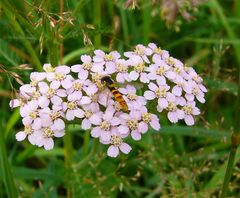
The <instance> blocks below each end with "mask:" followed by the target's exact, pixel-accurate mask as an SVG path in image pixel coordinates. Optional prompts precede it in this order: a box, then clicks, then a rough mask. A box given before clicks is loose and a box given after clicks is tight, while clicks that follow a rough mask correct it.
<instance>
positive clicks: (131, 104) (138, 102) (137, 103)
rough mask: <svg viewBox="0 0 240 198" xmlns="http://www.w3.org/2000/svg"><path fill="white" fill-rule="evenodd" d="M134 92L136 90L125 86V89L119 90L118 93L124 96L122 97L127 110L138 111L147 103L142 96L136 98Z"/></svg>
mask: <svg viewBox="0 0 240 198" xmlns="http://www.w3.org/2000/svg"><path fill="white" fill-rule="evenodd" d="M136 91H137V90H136V88H135V87H134V86H131V85H127V86H126V88H119V92H121V93H122V94H123V95H124V96H123V97H124V99H125V101H126V103H127V105H128V108H129V110H139V109H140V108H141V107H142V106H144V105H146V103H147V101H146V99H145V98H144V97H143V96H138V95H137V94H136Z"/></svg>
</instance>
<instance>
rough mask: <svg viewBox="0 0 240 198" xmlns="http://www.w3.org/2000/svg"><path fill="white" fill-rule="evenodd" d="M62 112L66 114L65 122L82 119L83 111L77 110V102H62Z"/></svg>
mask: <svg viewBox="0 0 240 198" xmlns="http://www.w3.org/2000/svg"><path fill="white" fill-rule="evenodd" d="M63 110H64V112H65V113H66V119H67V120H69V121H70V120H74V118H75V117H77V118H83V117H84V111H83V110H82V109H80V108H79V102H78V101H76V100H75V101H69V102H63Z"/></svg>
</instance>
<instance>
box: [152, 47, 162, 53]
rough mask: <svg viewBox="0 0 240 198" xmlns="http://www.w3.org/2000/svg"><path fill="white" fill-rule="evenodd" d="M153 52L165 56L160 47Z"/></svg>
mask: <svg viewBox="0 0 240 198" xmlns="http://www.w3.org/2000/svg"><path fill="white" fill-rule="evenodd" d="M153 51H154V53H156V54H159V55H162V54H163V51H162V49H161V48H160V47H158V48H157V49H154V50H153Z"/></svg>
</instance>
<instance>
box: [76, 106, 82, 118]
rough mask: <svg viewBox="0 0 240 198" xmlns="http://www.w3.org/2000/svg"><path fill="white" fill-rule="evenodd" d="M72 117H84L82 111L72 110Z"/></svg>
mask: <svg viewBox="0 0 240 198" xmlns="http://www.w3.org/2000/svg"><path fill="white" fill-rule="evenodd" d="M74 115H75V117H77V118H83V117H84V111H83V110H82V109H79V108H78V109H75V110H74Z"/></svg>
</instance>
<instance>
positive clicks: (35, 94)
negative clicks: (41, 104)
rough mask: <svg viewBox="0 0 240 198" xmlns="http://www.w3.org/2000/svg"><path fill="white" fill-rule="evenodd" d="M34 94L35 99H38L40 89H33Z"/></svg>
mask: <svg viewBox="0 0 240 198" xmlns="http://www.w3.org/2000/svg"><path fill="white" fill-rule="evenodd" d="M32 95H33V96H32V97H33V99H38V98H39V97H40V96H41V94H40V92H39V91H33V93H32Z"/></svg>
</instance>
